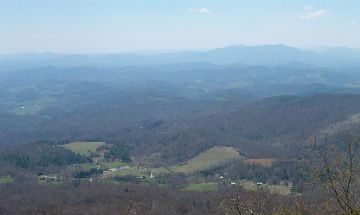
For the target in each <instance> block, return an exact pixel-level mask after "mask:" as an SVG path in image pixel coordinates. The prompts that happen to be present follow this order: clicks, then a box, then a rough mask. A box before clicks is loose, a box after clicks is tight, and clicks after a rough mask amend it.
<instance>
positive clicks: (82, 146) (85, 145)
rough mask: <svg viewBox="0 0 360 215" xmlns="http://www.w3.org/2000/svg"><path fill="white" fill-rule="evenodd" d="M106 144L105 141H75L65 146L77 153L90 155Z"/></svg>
mask: <svg viewBox="0 0 360 215" xmlns="http://www.w3.org/2000/svg"><path fill="white" fill-rule="evenodd" d="M104 144H105V142H73V143H69V144H66V145H63V147H65V148H66V149H68V150H71V151H73V152H75V153H79V154H81V155H85V156H88V157H90V156H91V154H92V153H95V152H96V149H97V148H99V147H100V146H102V145H104Z"/></svg>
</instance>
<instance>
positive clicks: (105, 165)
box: [100, 161, 129, 170]
mask: <svg viewBox="0 0 360 215" xmlns="http://www.w3.org/2000/svg"><path fill="white" fill-rule="evenodd" d="M121 166H129V164H128V163H125V162H122V161H114V162H100V168H101V169H104V170H106V169H112V168H117V167H121Z"/></svg>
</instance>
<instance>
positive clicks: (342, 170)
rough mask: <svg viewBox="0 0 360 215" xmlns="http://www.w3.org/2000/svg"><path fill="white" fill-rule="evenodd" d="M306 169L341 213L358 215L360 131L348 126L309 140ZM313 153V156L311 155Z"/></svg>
mask: <svg viewBox="0 0 360 215" xmlns="http://www.w3.org/2000/svg"><path fill="white" fill-rule="evenodd" d="M309 146H310V147H309V149H310V150H309V151H308V153H309V154H308V156H309V158H310V159H309V167H310V173H311V176H312V179H314V180H315V181H316V182H317V183H319V184H321V185H322V188H323V189H324V190H325V191H326V193H328V194H329V195H330V196H331V197H332V198H333V199H334V200H335V202H336V203H337V205H338V208H339V209H340V210H341V211H342V214H346V215H359V214H360V202H359V200H360V198H359V197H360V196H359V191H360V187H359V179H360V172H359V170H360V132H359V129H358V128H355V127H351V128H346V129H345V130H343V131H341V132H338V133H335V134H331V135H325V136H324V137H323V138H321V140H320V141H319V140H317V139H316V138H312V139H311V141H310V144H309ZM313 152H315V153H313Z"/></svg>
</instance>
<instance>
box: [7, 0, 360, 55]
mask: <svg viewBox="0 0 360 215" xmlns="http://www.w3.org/2000/svg"><path fill="white" fill-rule="evenodd" d="M280 43H281V44H287V45H291V46H297V47H320V46H348V47H356V48H360V1H359V0H316V1H315V0H314V1H304V0H0V53H16V52H61V53H89V52H90V53H96V52H102V53H103V52H122V51H129V50H169V49H209V48H214V47H221V46H227V45H231V44H245V45H254V44H280Z"/></svg>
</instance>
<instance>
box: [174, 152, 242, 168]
mask: <svg viewBox="0 0 360 215" xmlns="http://www.w3.org/2000/svg"><path fill="white" fill-rule="evenodd" d="M240 158H241V156H240V155H239V152H238V151H236V150H235V149H234V148H233V147H213V148H211V149H208V150H206V151H204V152H202V153H200V154H199V155H197V156H195V157H194V158H192V159H190V160H189V161H188V162H187V163H186V164H183V165H175V166H172V167H169V168H168V169H169V170H170V171H171V172H175V173H192V172H196V171H201V170H207V169H211V168H214V167H216V166H219V165H223V164H225V163H227V162H230V161H233V160H234V159H240Z"/></svg>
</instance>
